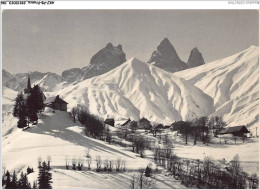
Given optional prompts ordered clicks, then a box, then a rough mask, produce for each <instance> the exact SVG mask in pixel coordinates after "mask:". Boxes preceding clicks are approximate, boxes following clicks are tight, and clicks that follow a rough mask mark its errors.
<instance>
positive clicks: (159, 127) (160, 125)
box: [155, 124, 164, 131]
mask: <svg viewBox="0 0 260 190" xmlns="http://www.w3.org/2000/svg"><path fill="white" fill-rule="evenodd" d="M163 128H164V126H163V125H162V124H158V125H156V126H155V129H156V130H157V131H160V130H163Z"/></svg>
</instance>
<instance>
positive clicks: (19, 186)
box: [18, 172, 24, 189]
mask: <svg viewBox="0 0 260 190" xmlns="http://www.w3.org/2000/svg"><path fill="white" fill-rule="evenodd" d="M23 178H24V175H23V172H21V174H20V178H19V180H18V189H22V187H23Z"/></svg>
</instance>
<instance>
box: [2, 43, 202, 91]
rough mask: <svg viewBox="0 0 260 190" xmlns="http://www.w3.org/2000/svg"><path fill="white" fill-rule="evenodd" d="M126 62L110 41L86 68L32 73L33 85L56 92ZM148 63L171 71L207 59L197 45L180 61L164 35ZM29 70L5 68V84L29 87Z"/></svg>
mask: <svg viewBox="0 0 260 190" xmlns="http://www.w3.org/2000/svg"><path fill="white" fill-rule="evenodd" d="M124 62H126V54H125V53H124V52H123V49H122V45H120V44H119V45H118V46H113V44H111V43H108V44H107V45H106V47H104V48H103V49H101V50H100V51H98V52H97V53H96V54H95V55H94V56H93V57H92V58H91V60H90V63H89V64H88V65H87V66H86V67H83V68H72V69H68V70H65V71H63V72H62V75H57V74H55V73H51V72H47V73H41V72H38V71H35V72H30V78H31V82H32V84H33V85H36V84H38V85H39V86H40V87H41V88H42V89H43V90H44V91H50V92H52V91H57V90H60V89H63V88H64V87H66V86H69V85H71V84H73V85H75V84H77V83H79V82H81V81H83V80H86V79H89V78H92V77H95V76H98V75H102V74H104V73H107V72H109V71H111V70H113V69H114V68H116V67H118V66H120V65H121V64H123V63H124ZM148 63H150V64H152V65H154V66H157V67H159V68H161V69H163V70H165V71H168V72H177V71H181V70H184V69H187V68H192V67H195V66H199V65H203V64H204V60H203V57H202V55H201V53H200V52H199V51H198V49H197V48H194V49H193V50H192V51H191V54H190V57H189V61H188V63H185V62H183V61H181V59H180V58H179V56H178V54H177V52H176V51H175V49H174V47H173V45H172V44H171V43H170V41H169V40H168V39H167V38H165V39H163V40H162V42H161V43H160V44H159V46H158V47H157V50H156V51H154V52H153V53H152V56H151V58H150V59H149V61H148ZM27 78H28V73H17V74H11V73H9V72H8V71H6V70H2V79H3V85H4V86H6V87H8V88H11V89H13V90H16V91H21V90H23V89H24V88H25V87H26V84H27Z"/></svg>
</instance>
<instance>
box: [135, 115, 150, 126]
mask: <svg viewBox="0 0 260 190" xmlns="http://www.w3.org/2000/svg"><path fill="white" fill-rule="evenodd" d="M137 125H138V128H139V129H150V128H151V125H150V121H149V120H147V119H146V118H144V117H143V118H142V119H140V120H139V121H138V123H137Z"/></svg>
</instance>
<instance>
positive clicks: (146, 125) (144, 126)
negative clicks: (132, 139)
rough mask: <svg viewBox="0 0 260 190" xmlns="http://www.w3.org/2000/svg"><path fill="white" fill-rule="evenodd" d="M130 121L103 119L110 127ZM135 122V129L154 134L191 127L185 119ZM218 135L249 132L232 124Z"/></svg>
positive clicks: (125, 125) (127, 123) (141, 120)
mask: <svg viewBox="0 0 260 190" xmlns="http://www.w3.org/2000/svg"><path fill="white" fill-rule="evenodd" d="M131 122H135V121H131V120H130V119H121V120H114V119H113V118H108V119H106V120H105V121H104V124H105V125H109V126H112V127H125V128H130V127H131ZM136 123H137V129H139V130H140V129H141V130H145V131H150V132H152V133H153V135H156V133H157V132H162V131H163V130H165V129H169V130H170V131H179V130H180V129H181V128H186V127H188V128H189V127H191V126H190V125H189V123H187V122H185V121H177V122H174V123H172V124H171V125H165V126H164V125H162V124H157V125H153V126H152V125H151V122H150V121H149V120H147V119H146V118H144V117H143V118H141V119H140V120H139V121H137V122H136ZM212 130H213V132H216V131H215V130H216V129H215V128H213V129H212ZM216 133H217V134H218V135H232V136H239V137H245V136H248V135H247V134H249V133H250V132H249V131H248V129H247V128H246V127H245V126H244V125H241V126H234V127H226V128H223V129H221V130H219V131H217V132H216Z"/></svg>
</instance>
